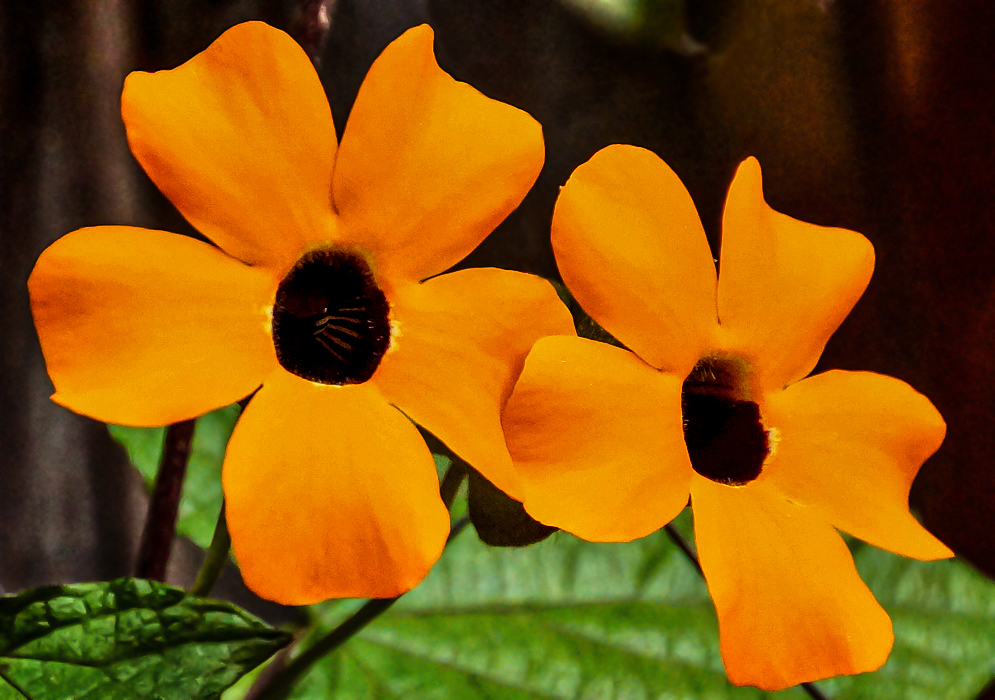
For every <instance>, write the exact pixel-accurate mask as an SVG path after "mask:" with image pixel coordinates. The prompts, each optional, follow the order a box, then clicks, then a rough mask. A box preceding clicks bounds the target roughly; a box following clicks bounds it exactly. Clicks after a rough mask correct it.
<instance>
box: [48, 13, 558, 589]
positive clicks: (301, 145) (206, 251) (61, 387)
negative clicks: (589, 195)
mask: <svg viewBox="0 0 995 700" xmlns="http://www.w3.org/2000/svg"><path fill="white" fill-rule="evenodd" d="M432 41H433V34H432V30H431V29H430V28H429V27H427V26H422V27H417V28H414V29H412V30H410V31H408V32H406V33H405V34H404V35H403V36H401V37H400V38H399V39H398V40H397V41H395V42H394V43H393V44H391V45H390V46H389V47H388V48H387V49H386V50H385V51H384V53H383V54H382V55H381V56H380V57H379V58H378V59H377V60H376V62H375V63H374V64H373V67H372V68H371V69H370V72H369V75H368V76H367V78H366V81H365V82H364V83H363V85H362V87H361V89H360V91H359V95H358V97H357V98H356V103H355V106H354V107H353V110H352V115H351V116H350V118H349V122H348V126H347V128H346V130H345V134H344V136H343V139H342V143H341V145H338V144H336V138H335V129H334V125H333V124H332V115H331V112H330V110H329V107H328V102H327V101H326V99H325V95H324V91H323V89H322V87H321V84H320V83H319V81H318V77H317V75H316V74H315V72H314V69H313V68H312V66H311V64H310V62H309V61H308V59H307V57H306V56H305V54H304V52H303V51H302V50H301V49H300V48H299V47H298V46H297V44H296V43H294V41H293V40H292V39H291V38H290V37H288V36H287V35H286V34H284V33H282V32H280V31H278V30H276V29H273V28H271V27H268V26H266V25H264V24H260V23H257V22H250V23H247V24H241V25H239V26H236V27H235V28H233V29H231V30H230V31H228V32H226V33H225V34H224V35H222V36H221V37H220V38H219V39H218V40H217V41H216V42H214V44H212V45H211V46H210V47H209V48H208V49H207V50H206V51H204V52H203V53H201V54H200V55H198V56H195V57H194V58H193V59H191V60H190V61H188V62H187V63H185V64H184V65H182V66H180V67H179V68H176V69H175V70H169V71H162V72H158V73H154V74H147V73H132V74H131V75H130V76H129V77H128V79H127V81H126V82H125V87H124V95H123V97H122V115H123V117H124V122H125V126H126V128H127V133H128V140H129V143H130V145H131V149H132V151H133V153H134V154H135V156H136V157H137V158H138V160H139V162H141V164H142V166H143V167H144V168H145V170H146V172H148V174H149V175H150V176H151V178H152V179H153V180H154V181H155V183H156V184H157V185H158V186H159V188H160V189H161V190H162V191H163V192H164V193H165V194H166V195H167V196H168V197H169V199H170V200H171V201H172V202H173V204H175V205H176V207H177V208H178V209H179V210H180V212H181V213H182V214H183V215H184V216H185V217H186V218H187V220H189V221H190V222H191V223H192V224H193V225H194V226H195V227H196V228H197V229H198V230H199V231H200V232H201V233H203V234H204V235H205V236H207V237H208V238H209V239H211V240H212V241H213V242H214V243H215V244H217V246H218V247H214V246H211V245H208V244H206V243H202V242H199V241H196V240H193V239H191V238H187V237H183V236H178V235H173V234H169V233H163V232H160V231H149V230H145V229H137V228H128V227H122V226H102V227H96V228H87V229H82V230H79V231H75V232H73V233H71V234H69V235H67V236H65V237H64V238H62V239H60V240H59V241H57V242H56V243H55V244H53V245H52V246H51V247H50V248H48V249H47V250H46V251H45V252H44V253H43V254H42V255H41V257H40V258H39V261H38V264H37V266H36V267H35V270H34V272H33V273H32V276H31V279H30V281H29V288H30V292H31V302H32V312H33V314H34V318H35V324H36V326H37V329H38V335H39V337H40V339H41V345H42V350H43V352H44V355H45V361H46V364H47V367H48V371H49V375H50V376H51V378H52V381H53V383H54V384H55V389H56V392H55V394H54V396H53V399H54V400H55V401H57V402H58V403H60V404H62V405H63V406H66V407H67V408H70V409H72V410H74V411H77V412H79V413H83V414H86V415H88V416H92V417H94V418H97V419H98V420H101V421H106V422H111V423H122V424H128V425H161V424H165V423H171V422H175V421H179V420H182V419H187V418H191V417H193V416H197V415H200V414H203V413H205V412H207V411H210V410H212V409H215V408H217V407H219V406H224V405H226V404H229V403H232V402H233V401H236V400H238V399H241V398H242V397H244V396H246V395H248V394H250V393H251V392H252V391H254V390H255V389H256V388H257V387H259V386H260V385H261V386H262V388H261V389H259V391H258V393H257V394H256V395H255V397H254V398H253V399H252V401H251V403H250V404H249V406H248V407H247V408H246V410H245V412H244V414H243V415H242V418H241V420H240V421H239V423H238V425H237V426H236V428H235V432H234V434H233V435H232V438H231V442H230V444H229V446H228V452H227V455H226V457H225V464H224V476H223V481H224V490H225V497H226V503H227V515H228V521H229V527H230V530H231V535H232V541H233V544H234V548H235V554H236V556H237V557H238V560H239V563H240V565H241V567H242V573H243V576H244V578H245V580H246V582H247V583H248V585H249V586H250V587H251V588H252V589H253V590H254V591H256V592H257V593H259V594H260V595H262V596H264V597H266V598H270V599H272V600H276V601H279V602H282V603H289V604H305V603H311V602H314V601H318V600H322V599H325V598H329V597H352V596H374V597H388V596H394V595H397V594H400V593H402V592H403V591H406V590H408V589H410V588H411V587H412V586H414V585H416V584H417V583H418V582H419V581H420V580H421V579H422V577H424V575H425V573H426V572H427V571H428V569H429V568H430V567H431V565H432V564H433V563H434V562H435V560H436V559H437V558H438V556H439V554H440V552H441V550H442V547H443V544H444V543H445V539H446V536H447V534H448V532H449V516H448V513H447V512H446V509H445V507H444V506H443V504H442V502H441V500H440V498H439V485H438V479H437V477H436V471H435V466H434V462H433V459H432V455H431V453H430V451H429V450H428V448H427V446H426V445H425V443H424V441H423V440H422V438H421V436H420V435H419V433H418V430H417V429H416V428H415V426H414V425H413V424H412V422H411V421H412V420H413V421H415V422H417V423H418V424H419V425H421V426H424V427H425V428H427V429H428V430H430V431H431V432H432V433H434V434H435V435H437V436H438V437H439V438H440V439H442V440H443V441H444V442H445V443H446V444H447V445H449V447H451V448H452V449H453V450H454V451H455V452H457V453H458V454H460V455H461V456H462V457H464V458H465V459H467V460H468V461H469V462H470V463H471V464H474V465H478V466H480V467H482V468H483V467H485V465H486V468H488V469H489V470H493V471H496V472H497V473H504V472H510V471H511V470H512V467H511V460H510V457H509V456H508V453H507V449H506V447H505V444H504V439H503V435H502V432H501V424H500V411H501V408H502V406H503V403H504V402H505V401H506V400H507V396H508V395H509V394H510V392H511V387H512V384H513V382H514V378H515V376H516V375H517V373H518V371H519V370H520V367H521V363H522V361H523V359H524V356H525V354H526V353H527V352H528V349H529V348H530V347H531V345H532V343H533V342H534V341H535V339H536V338H538V337H540V336H542V335H546V334H549V333H563V332H568V331H569V328H570V321H569V314H568V313H567V312H566V310H565V309H564V308H563V307H562V304H560V303H559V301H558V299H557V297H556V295H555V293H554V292H553V290H552V289H551V287H550V286H549V285H548V284H547V283H546V282H544V281H543V280H541V279H539V278H537V277H533V276H530V275H525V274H521V273H516V272H508V271H503V270H496V269H469V270H463V271H460V272H454V273H452V274H446V275H441V276H436V275H439V273H441V272H443V271H445V270H446V269H447V268H449V267H450V266H452V265H453V264H454V263H456V262H458V261H459V260H461V259H462V258H463V257H464V256H466V255H467V254H468V253H469V252H470V251H471V250H472V249H473V248H474V247H476V246H477V244H478V243H480V241H481V240H483V238H484V237H485V236H486V235H487V234H488V233H489V232H490V231H491V230H492V229H493V228H494V227H495V226H496V225H497V224H498V223H499V222H500V221H501V220H502V219H504V217H505V216H507V214H508V213H509V212H510V211H512V210H513V209H514V208H515V207H516V206H518V204H519V202H520V201H521V199H522V198H523V197H524V195H525V193H526V192H527V191H528V189H529V188H530V187H531V185H532V183H533V182H534V181H535V178H536V176H537V175H538V173H539V170H540V168H541V167H542V162H543V143H542V133H541V129H540V127H539V125H538V124H537V123H536V122H535V121H534V120H533V119H532V118H531V117H529V116H528V115H527V114H525V113H524V112H521V111H519V110H517V109H515V108H513V107H510V106H508V105H505V104H501V103H499V102H496V101H493V100H490V99H488V98H486V97H484V96H483V95H481V94H480V93H479V92H477V91H475V90H474V89H473V88H471V87H470V86H468V85H466V84H464V83H459V82H456V81H455V80H453V79H452V78H451V77H450V76H448V75H447V74H446V73H444V72H443V71H442V70H440V68H439V66H438V64H437V63H436V61H435V57H434V55H433V52H432ZM422 280H426V281H422ZM402 411H403V413H402ZM409 418H410V419H411V420H409Z"/></svg>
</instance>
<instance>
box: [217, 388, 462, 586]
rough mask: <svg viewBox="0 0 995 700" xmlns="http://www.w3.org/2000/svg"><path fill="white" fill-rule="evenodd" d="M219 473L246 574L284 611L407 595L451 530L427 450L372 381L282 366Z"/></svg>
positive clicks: (245, 419) (251, 409)
mask: <svg viewBox="0 0 995 700" xmlns="http://www.w3.org/2000/svg"><path fill="white" fill-rule="evenodd" d="M222 477H223V482H224V491H225V504H226V506H225V507H226V509H227V511H226V513H227V518H228V526H229V528H230V530H231V537H232V544H233V545H234V548H235V556H236V557H237V559H238V563H239V566H240V567H241V569H242V577H243V578H244V579H245V582H246V585H248V586H249V588H251V589H252V590H253V591H255V592H256V593H257V594H259V595H261V596H262V597H264V598H268V599H270V600H275V601H277V602H279V603H283V604H287V605H306V604H309V603H315V602H317V601H320V600H325V599H328V598H360V597H361V598H366V597H370V598H391V597H394V596H397V595H400V594H401V593H404V592H405V591H408V590H410V589H411V588H413V587H414V586H416V585H417V584H418V582H420V581H421V580H422V579H423V578H424V577H425V574H427V573H428V570H429V569H430V568H431V567H432V564H434V563H435V561H436V559H438V558H439V555H440V554H441V553H442V548H443V546H444V545H445V542H446V537H447V535H448V534H449V513H448V512H447V511H446V508H445V506H444V505H443V504H442V500H441V499H440V498H439V481H438V477H437V475H436V471H435V462H434V461H433V459H432V454H431V452H429V450H428V447H427V446H426V445H425V442H424V441H423V440H422V438H421V436H420V435H419V434H418V430H417V428H415V426H414V425H412V424H411V422H410V421H408V419H407V418H405V417H404V416H403V415H401V414H400V413H399V412H398V411H397V410H396V409H394V408H391V407H390V406H389V405H388V404H387V402H386V401H385V400H384V399H383V397H382V396H380V394H379V393H378V392H377V390H376V388H375V387H373V386H372V385H370V384H368V383H367V384H358V385H351V386H341V387H340V386H325V385H320V384H312V383H311V382H308V381H306V380H304V379H301V378H299V377H296V376H294V375H292V374H290V373H288V372H285V371H283V370H278V371H277V372H275V373H274V374H273V376H272V377H270V378H269V379H267V380H266V383H265V384H264V385H263V388H262V389H260V390H259V392H258V393H257V394H256V395H255V396H254V397H253V399H252V401H251V402H250V403H249V406H248V407H247V408H246V409H245V413H244V414H243V415H242V418H241V419H240V420H239V422H238V424H237V425H236V426H235V432H234V433H233V434H232V438H231V442H230V443H229V445H228V452H227V454H226V455H225V464H224V470H223V474H222Z"/></svg>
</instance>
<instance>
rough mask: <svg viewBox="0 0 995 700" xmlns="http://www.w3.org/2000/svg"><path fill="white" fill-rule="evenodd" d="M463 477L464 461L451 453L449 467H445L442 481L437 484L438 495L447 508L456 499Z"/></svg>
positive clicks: (464, 474)
mask: <svg viewBox="0 0 995 700" xmlns="http://www.w3.org/2000/svg"><path fill="white" fill-rule="evenodd" d="M465 478H466V462H464V461H463V460H462V459H460V458H459V457H457V456H456V455H452V457H451V461H450V463H449V468H448V469H446V473H445V474H444V475H443V476H442V483H441V484H440V485H439V495H440V496H441V497H442V502H443V503H444V504H445V506H446V509H447V510H448V509H450V508H452V507H453V501H455V500H456V494H457V492H459V487H460V484H462V483H463V479H465Z"/></svg>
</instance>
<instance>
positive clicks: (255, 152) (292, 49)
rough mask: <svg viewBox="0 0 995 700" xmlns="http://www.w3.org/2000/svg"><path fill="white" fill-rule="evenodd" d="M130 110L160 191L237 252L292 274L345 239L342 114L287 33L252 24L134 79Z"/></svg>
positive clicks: (134, 144)
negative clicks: (320, 245) (338, 199)
mask: <svg viewBox="0 0 995 700" xmlns="http://www.w3.org/2000/svg"><path fill="white" fill-rule="evenodd" d="M121 114H122V116H123V118H124V123H125V127H126V128H127V132H128V143H129V144H130V145H131V151H132V153H134V154H135V157H136V158H137V159H138V161H139V162H140V163H141V164H142V167H143V168H145V171H146V172H147V173H148V174H149V176H150V177H151V178H152V180H153V181H154V182H155V184H156V185H157V186H158V187H159V189H160V190H162V192H163V193H164V194H165V195H166V196H167V197H169V200H170V201H171V202H172V203H173V204H174V205H175V206H176V208H177V209H179V210H180V212H181V213H182V214H183V215H184V216H185V217H186V218H187V220H188V221H189V222H190V223H191V224H193V225H194V226H195V227H196V228H197V229H198V230H199V231H200V232H201V233H203V234H204V235H206V236H207V237H208V238H210V239H211V240H212V241H214V242H215V243H217V244H218V245H219V246H221V248H223V249H224V250H225V251H226V252H228V253H229V254H230V255H232V256H234V257H236V258H238V259H239V260H242V261H244V262H246V263H249V264H251V265H264V266H267V267H270V268H272V269H274V270H277V271H280V272H284V271H286V270H287V269H288V268H289V266H290V265H292V264H293V262H294V261H295V260H296V259H297V257H298V256H299V255H300V253H301V251H302V250H303V249H304V248H305V247H306V246H307V244H308V243H309V242H310V241H315V240H322V239H327V238H330V237H332V236H333V235H334V233H335V231H334V225H335V221H334V217H333V216H332V207H331V182H332V170H333V167H334V162H335V149H336V139H335V127H334V125H333V124H332V113H331V110H330V109H329V107H328V101H327V99H326V98H325V92H324V90H323V89H322V87H321V83H320V82H319V81H318V76H317V74H316V73H315V71H314V68H313V67H312V66H311V62H310V61H309V60H308V57H307V55H306V54H305V53H304V51H303V50H302V49H301V48H300V46H298V45H297V43H296V42H295V41H294V40H293V39H291V38H290V37H289V36H287V35H286V34H284V33H283V32H281V31H279V30H277V29H274V28H272V27H269V26H267V25H265V24H262V23H261V22H246V23H244V24H239V25H237V26H235V27H233V28H232V29H229V30H228V31H227V32H225V33H224V34H222V35H221V36H220V37H219V38H218V39H217V41H215V42H214V43H213V44H211V45H210V46H209V47H208V48H207V49H206V50H205V51H204V52H202V53H200V54H198V55H197V56H194V57H193V58H192V59H190V60H189V61H187V62H186V63H184V64H183V65H181V66H180V67H178V68H175V69H173V70H167V71H159V72H157V73H143V72H134V73H131V74H130V75H129V76H128V78H127V80H126V81H125V85H124V94H123V96H122V98H121Z"/></svg>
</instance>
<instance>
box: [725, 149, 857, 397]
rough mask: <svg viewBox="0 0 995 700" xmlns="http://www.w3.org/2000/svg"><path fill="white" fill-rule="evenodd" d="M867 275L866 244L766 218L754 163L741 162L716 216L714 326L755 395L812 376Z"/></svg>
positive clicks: (847, 234)
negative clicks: (750, 372)
mask: <svg viewBox="0 0 995 700" xmlns="http://www.w3.org/2000/svg"><path fill="white" fill-rule="evenodd" d="M873 271H874V248H873V246H871V243H870V241H868V240H867V239H866V238H864V237H863V236H862V235H860V234H859V233H855V232H853V231H847V230H845V229H839V228H825V227H822V226H816V225H814V224H807V223H805V222H803V221H798V220H796V219H792V218H790V217H788V216H785V215H784V214H779V213H778V212H776V211H774V210H773V209H771V208H770V207H768V206H767V203H766V202H765V201H764V197H763V187H762V183H761V178H760V164H759V163H757V161H756V159H755V158H749V159H747V160H745V161H743V163H742V165H740V166H739V170H738V171H737V172H736V177H735V178H734V179H733V182H732V185H731V186H730V187H729V196H728V198H727V199H726V205H725V211H724V213H723V216H722V251H721V255H720V262H719V286H718V299H719V302H718V303H719V321H720V323H721V324H722V326H723V327H725V328H727V329H728V330H729V331H730V332H731V333H732V335H733V337H734V338H735V341H734V344H735V346H736V352H737V353H739V354H742V355H744V356H745V357H746V358H748V359H749V360H750V361H751V363H753V364H754V367H755V368H756V369H757V370H758V377H759V383H760V384H761V386H762V388H765V389H782V388H784V387H785V386H787V385H788V384H790V383H792V382H795V381H798V380H799V379H801V378H802V377H804V376H806V375H807V374H808V373H809V372H811V371H812V369H813V368H814V367H815V365H816V363H817V362H818V361H819V356H820V355H821V354H822V350H823V348H825V346H826V342H827V341H828V340H829V336H831V335H832V334H833V332H834V331H835V330H836V329H837V328H838V327H839V325H840V323H842V322H843V319H844V318H846V315H847V314H848V313H850V309H852V308H853V305H854V304H856V303H857V300H858V299H859V298H860V295H861V294H863V293H864V289H866V288H867V283H868V282H869V281H870V279H871V273H872V272H873Z"/></svg>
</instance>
